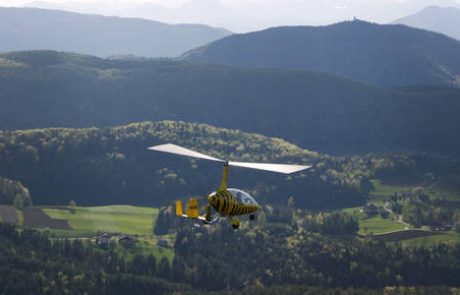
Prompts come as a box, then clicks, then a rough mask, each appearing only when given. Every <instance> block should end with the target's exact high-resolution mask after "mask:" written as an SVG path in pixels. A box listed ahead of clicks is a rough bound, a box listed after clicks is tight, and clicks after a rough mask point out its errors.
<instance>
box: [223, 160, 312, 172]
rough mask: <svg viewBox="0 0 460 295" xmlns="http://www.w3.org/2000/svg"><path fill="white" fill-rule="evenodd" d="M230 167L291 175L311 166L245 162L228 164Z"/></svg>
mask: <svg viewBox="0 0 460 295" xmlns="http://www.w3.org/2000/svg"><path fill="white" fill-rule="evenodd" d="M228 164H229V165H230V166H238V167H245V168H252V169H259V170H266V171H272V172H278V173H284V174H291V173H294V172H298V171H302V170H305V169H308V168H311V166H304V165H286V164H261V163H246V162H228Z"/></svg>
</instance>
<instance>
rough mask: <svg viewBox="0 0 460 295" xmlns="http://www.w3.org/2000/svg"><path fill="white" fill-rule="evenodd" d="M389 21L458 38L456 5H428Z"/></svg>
mask: <svg viewBox="0 0 460 295" xmlns="http://www.w3.org/2000/svg"><path fill="white" fill-rule="evenodd" d="M391 23H392V24H403V25H406V26H410V27H414V28H419V29H424V30H429V31H433V32H437V33H441V34H444V35H446V36H449V37H451V38H455V39H457V40H460V9H458V8H456V7H439V6H428V7H426V8H424V9H422V10H420V11H419V12H417V13H414V14H411V15H408V16H405V17H401V18H398V19H396V20H394V21H392V22H391Z"/></svg>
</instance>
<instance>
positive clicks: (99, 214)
mask: <svg viewBox="0 0 460 295" xmlns="http://www.w3.org/2000/svg"><path fill="white" fill-rule="evenodd" d="M43 211H44V212H45V213H46V214H47V215H48V216H50V217H51V218H53V219H63V220H67V221H68V222H69V225H70V227H71V228H72V230H74V231H78V232H86V233H92V234H95V233H97V232H111V233H125V234H131V235H152V232H153V227H154V222H155V221H156V218H157V216H158V209H156V208H146V207H135V206H125V205H113V206H98V207H75V208H73V209H70V208H67V207H54V208H53V207H47V208H43Z"/></svg>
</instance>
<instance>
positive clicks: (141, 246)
mask: <svg viewBox="0 0 460 295" xmlns="http://www.w3.org/2000/svg"><path fill="white" fill-rule="evenodd" d="M173 245H174V244H171V246H173ZM116 252H117V254H119V255H120V256H123V257H124V258H125V259H127V260H128V261H131V260H132V259H133V258H134V256H136V255H142V256H148V255H153V256H154V257H155V259H156V260H157V263H159V262H160V261H161V259H163V257H166V259H168V261H169V263H170V264H171V263H172V260H173V258H174V249H173V248H163V247H159V246H157V240H156V239H152V238H148V237H140V238H137V242H136V244H135V246H134V247H131V248H125V247H123V246H121V245H117V246H116Z"/></svg>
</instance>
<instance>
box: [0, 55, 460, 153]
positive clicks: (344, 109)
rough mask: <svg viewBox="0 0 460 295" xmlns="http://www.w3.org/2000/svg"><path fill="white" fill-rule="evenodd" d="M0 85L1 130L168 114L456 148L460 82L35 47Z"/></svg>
mask: <svg viewBox="0 0 460 295" xmlns="http://www.w3.org/2000/svg"><path fill="white" fill-rule="evenodd" d="M0 89H1V91H0V104H1V105H2V108H0V129H4V130H5V129H10V130H11V129H26V128H45V127H91V126H99V127H102V126H113V125H116V124H124V123H129V122H139V121H145V120H152V121H158V120H165V119H168V120H182V121H187V122H202V123H208V124H212V125H214V126H217V127H225V128H234V129H241V130H245V131H251V132H257V133H261V134H264V135H268V136H275V137H281V138H284V139H286V140H289V141H290V142H292V143H294V144H297V145H300V146H302V147H305V148H308V149H312V150H317V151H320V152H330V153H349V152H354V153H358V152H369V151H388V150H394V149H415V150H423V151H434V152H438V153H458V151H460V133H459V132H460V130H459V129H458V128H457V126H460V117H459V116H458V114H459V113H460V100H459V99H458V98H459V97H460V90H458V89H456V88H446V87H441V86H436V87H435V86H419V87H412V88H401V89H398V90H388V89H383V88H379V87H375V86H369V85H366V84H362V83H359V82H355V81H352V80H348V79H344V78H341V77H337V76H332V75H328V74H323V73H317V72H309V71H301V70H286V69H266V68H246V67H233V66H219V65H204V64H193V63H187V62H179V61H172V60H146V61H129V60H108V59H100V58H96V57H91V56H85V55H78V54H67V53H58V52H53V51H31V52H13V53H8V54H2V55H0Z"/></svg>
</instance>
